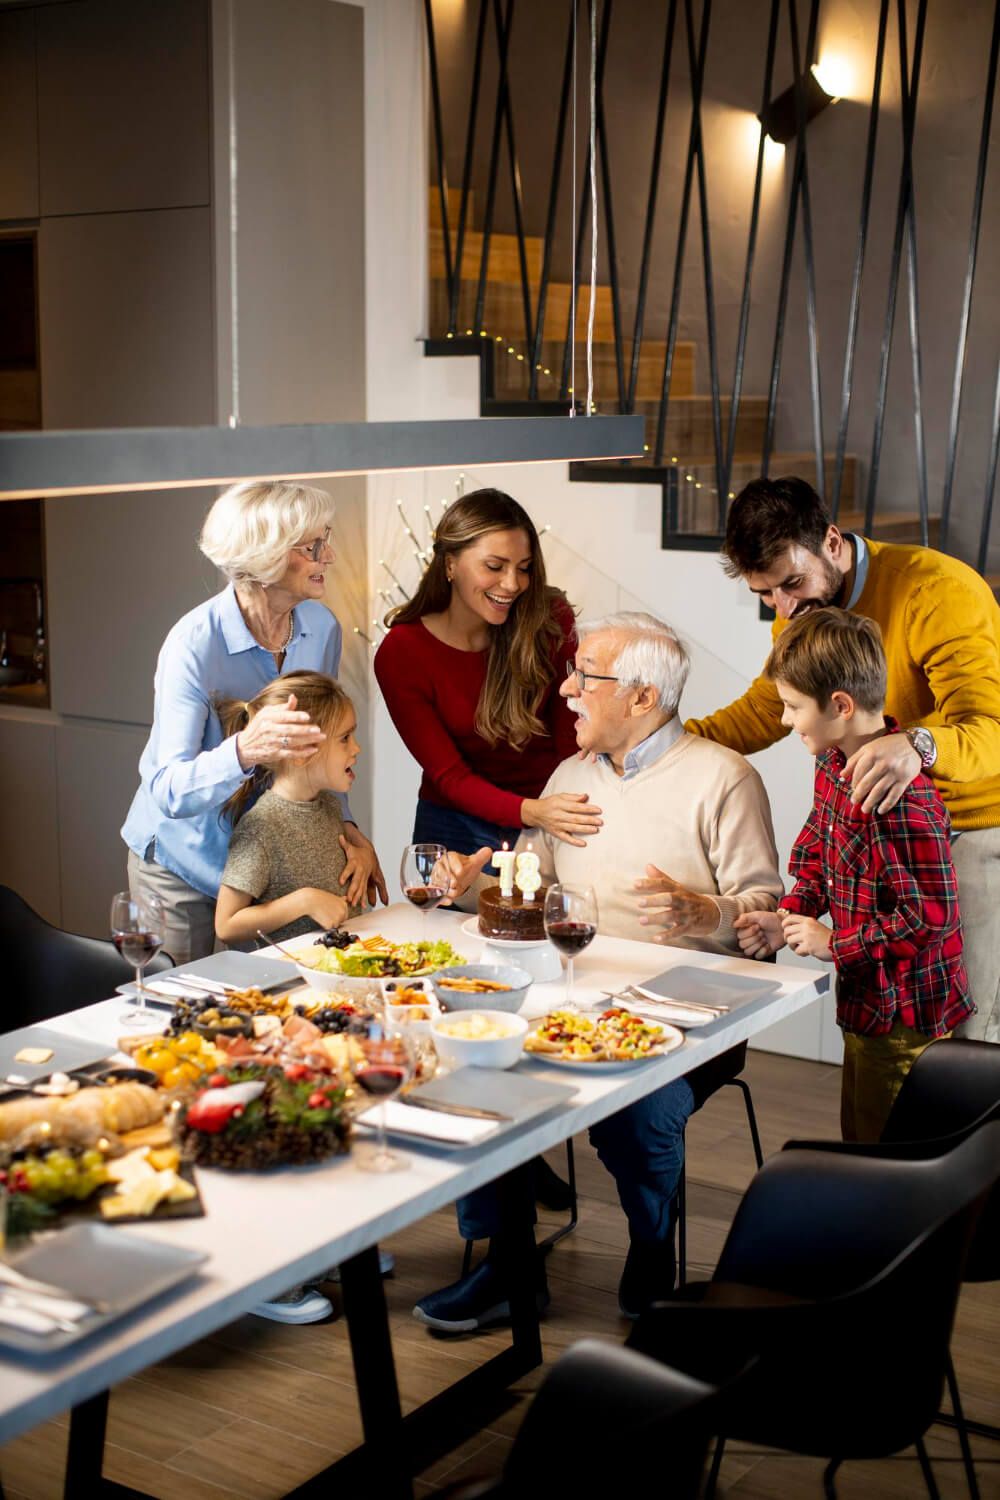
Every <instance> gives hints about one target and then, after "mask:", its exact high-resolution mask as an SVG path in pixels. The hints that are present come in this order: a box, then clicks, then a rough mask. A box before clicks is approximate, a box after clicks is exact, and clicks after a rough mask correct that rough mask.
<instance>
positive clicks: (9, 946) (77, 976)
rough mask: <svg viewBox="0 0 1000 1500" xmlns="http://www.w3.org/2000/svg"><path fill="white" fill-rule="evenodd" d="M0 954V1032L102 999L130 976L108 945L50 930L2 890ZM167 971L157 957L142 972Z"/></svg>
mask: <svg viewBox="0 0 1000 1500" xmlns="http://www.w3.org/2000/svg"><path fill="white" fill-rule="evenodd" d="M0 949H2V952H3V956H4V969H5V975H6V980H7V983H6V985H5V991H6V994H5V1000H4V1005H3V1011H2V1013H0V1031H16V1030H17V1029H18V1028H19V1027H22V1026H33V1025H36V1024H37V1023H38V1022H39V1021H47V1020H49V1018H50V1017H52V1016H59V1015H62V1014H63V1012H64V1011H68V1010H79V1009H80V1008H81V1007H82V1006H84V1005H93V1004H94V1003H95V1002H96V1001H98V1000H106V999H107V998H108V996H109V995H113V994H114V992H115V988H116V986H117V985H119V984H123V983H124V982H125V981H126V980H128V979H129V978H131V975H132V969H131V965H129V964H127V963H126V962H125V960H124V959H123V958H121V957H120V955H119V954H118V952H117V951H116V949H115V947H114V944H113V943H111V942H104V941H102V940H101V939H100V938H90V937H81V936H80V935H79V934H78V933H75V932H64V931H63V930H62V928H61V927H53V926H52V924H51V923H50V922H46V921H45V919H44V917H40V916H39V915H38V913H37V912H36V911H34V910H33V909H32V908H31V907H30V906H29V905H28V903H27V902H26V901H24V900H23V899H22V898H21V897H20V896H19V895H18V894H17V892H16V891H12V890H11V889H10V887H9V886H5V885H0ZM170 967H171V962H170V959H169V958H167V957H166V956H165V955H161V956H159V957H157V958H155V959H153V961H152V962H151V963H150V964H148V965H147V968H146V972H147V973H158V972H159V971H161V970H163V969H169V968H170Z"/></svg>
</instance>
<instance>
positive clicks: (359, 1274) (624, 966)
mask: <svg viewBox="0 0 1000 1500" xmlns="http://www.w3.org/2000/svg"><path fill="white" fill-rule="evenodd" d="M466 921H467V918H466V916H465V915H464V914H463V913H458V912H453V911H442V910H439V911H436V912H431V913H427V912H421V911H417V910H415V909H414V908H413V907H411V906H410V905H409V904H407V903H399V904H395V905H392V906H389V907H387V908H385V909H381V910H379V911H375V912H370V913H368V914H367V915H365V916H363V917H360V918H358V919H357V920H355V921H352V923H351V928H352V930H355V931H357V932H358V933H359V934H362V935H365V934H368V935H371V934H375V933H381V934H382V935H383V936H385V937H387V938H389V939H390V940H391V941H393V942H405V941H419V940H420V939H423V938H427V939H432V940H434V939H437V938H446V939H447V940H448V941H449V942H450V943H451V944H452V945H453V947H454V948H455V949H456V950H457V951H458V952H460V953H461V954H462V955H463V956H465V957H466V958H467V959H468V960H469V961H478V960H479V958H480V955H481V950H482V943H481V942H480V941H479V940H478V939H477V938H475V937H470V936H469V934H468V930H467V929H466V930H463V923H464V922H466ZM262 952H263V953H265V954H267V953H271V952H272V950H270V949H266V950H262ZM498 956H502V957H503V958H504V960H506V959H507V957H508V955H507V954H506V953H504V954H503V955H497V954H496V953H495V952H494V954H493V960H494V961H496V958H497V957H498ZM677 964H684V965H686V966H694V967H696V968H698V969H703V970H705V971H706V973H707V974H708V975H709V977H711V974H712V973H715V974H723V973H724V974H729V975H743V976H749V977H751V978H755V979H761V978H764V979H766V980H768V981H773V982H774V983H773V987H772V989H771V992H769V993H767V994H765V995H762V996H761V997H760V998H757V999H754V1000H751V1001H749V1002H747V1003H745V1004H742V1005H739V1006H737V1007H733V1009H732V1010H731V1011H729V1012H725V1013H723V1014H721V1015H719V1016H718V1017H717V1018H716V1019H714V1020H712V1022H711V1023H710V1024H708V1025H703V1026H699V1027H697V1028H696V1029H691V1030H689V1031H687V1032H686V1034H685V1037H684V1042H683V1045H682V1046H679V1047H677V1048H676V1049H675V1050H673V1051H671V1052H669V1053H667V1054H666V1055H664V1056H661V1057H657V1058H653V1059H650V1060H648V1061H644V1062H641V1063H636V1064H635V1065H633V1066H630V1067H627V1068H622V1069H615V1070H613V1071H610V1072H607V1073H604V1072H602V1070H601V1067H600V1066H599V1065H595V1066H591V1067H582V1068H577V1069H562V1070H556V1069H553V1068H552V1067H551V1065H549V1064H547V1063H546V1062H545V1061H543V1060H541V1059H539V1058H533V1057H531V1056H530V1055H529V1054H525V1055H524V1056H523V1057H522V1058H521V1060H520V1061H519V1062H518V1063H517V1065H516V1066H517V1070H518V1071H519V1072H522V1073H525V1074H527V1075H530V1076H533V1077H535V1078H538V1079H545V1080H546V1081H549V1082H551V1081H553V1079H558V1081H559V1082H561V1083H564V1084H567V1083H568V1084H571V1085H572V1087H573V1089H574V1093H573V1094H572V1096H571V1097H568V1098H566V1099H564V1100H562V1101H561V1102H559V1103H558V1104H556V1105H555V1106H554V1107H553V1108H552V1109H551V1110H549V1111H548V1112H547V1113H545V1114H544V1115H542V1116H539V1117H536V1118H534V1119H532V1120H530V1121H529V1122H527V1123H525V1124H524V1125H523V1126H520V1127H518V1128H515V1129H513V1130H507V1131H506V1132H504V1133H500V1134H499V1136H498V1139H497V1140H496V1141H494V1142H491V1140H490V1139H489V1138H488V1137H487V1138H486V1139H484V1140H481V1141H479V1142H478V1143H477V1144H475V1145H471V1146H470V1145H466V1146H464V1147H462V1148H461V1149H456V1148H449V1147H447V1146H442V1145H437V1144H434V1143H432V1142H420V1143H414V1142H405V1143H402V1144H401V1143H400V1142H399V1141H398V1140H397V1141H395V1142H394V1149H395V1150H397V1151H399V1152H400V1153H401V1154H402V1156H403V1157H404V1159H405V1162H406V1170H401V1171H395V1172H386V1173H374V1172H367V1171H363V1170H361V1169H360V1168H359V1166H358V1164H357V1162H356V1160H355V1159H353V1157H352V1155H350V1154H348V1155H345V1156H340V1157H334V1158H331V1159H329V1160H327V1161H325V1162H322V1163H318V1164H315V1165H310V1166H297V1167H282V1168H276V1169H271V1170H269V1171H266V1172H237V1171H224V1170H217V1169H206V1168H198V1169H197V1180H198V1186H199V1190H200V1194H201V1198H202V1202H203V1204H204V1208H205V1214H204V1216H203V1217H200V1218H181V1219H174V1220H163V1221H151V1222H148V1223H142V1224H130V1225H129V1226H128V1229H127V1231H125V1230H122V1231H121V1232H122V1233H124V1232H127V1233H129V1234H132V1235H139V1236H143V1237H147V1238H149V1239H152V1240H159V1241H167V1242H169V1243H171V1244H173V1245H181V1246H185V1247H188V1248H190V1249H192V1250H196V1251H199V1252H201V1253H203V1254H204V1255H205V1256H206V1257H207V1258H206V1260H205V1262H204V1264H203V1266H202V1267H201V1269H200V1270H199V1271H198V1272H197V1274H195V1275H194V1276H192V1277H191V1278H190V1279H189V1280H187V1281H185V1282H184V1283H183V1284H182V1285H180V1286H179V1287H177V1288H175V1289H174V1290H173V1291H171V1292H169V1293H166V1294H164V1295H162V1296H160V1297H158V1298H156V1299H154V1300H153V1301H150V1302H149V1303H147V1304H145V1305H143V1306H141V1307H139V1308H137V1309H136V1310H135V1311H133V1312H132V1313H131V1314H129V1315H127V1316H125V1317H123V1318H121V1319H120V1320H118V1321H116V1322H114V1323H112V1324H110V1325H109V1326H108V1327H107V1328H105V1329H102V1330H100V1331H96V1332H94V1333H93V1334H91V1335H90V1336H89V1337H86V1338H83V1339H81V1340H80V1341H78V1342H77V1343H74V1344H72V1345H71V1346H69V1347H67V1348H66V1349H65V1350H63V1351H61V1352H60V1353H58V1354H49V1355H44V1354H38V1355H36V1354H30V1355H26V1354H21V1353H14V1352H11V1351H6V1352H4V1351H3V1350H2V1346H0V1443H3V1442H7V1441H9V1440H10V1439H11V1438H13V1437H16V1436H17V1435H19V1434H21V1433H24V1432H26V1431H28V1430H29V1429H30V1428H32V1427H34V1426H35V1425H37V1424H38V1423H40V1422H43V1421H45V1420H46V1419H48V1418H52V1417H55V1416H58V1415H60V1414H62V1413H65V1412H67V1411H69V1412H70V1413H71V1420H70V1441H69V1449H68V1457H67V1465H66V1477H65V1487H64V1494H65V1495H66V1496H67V1497H71V1500H77V1497H79V1500H82V1497H84V1496H86V1497H88V1500H90V1497H92V1496H94V1495H97V1494H107V1495H114V1496H125V1495H138V1494H140V1493H141V1492H140V1491H136V1490H128V1489H126V1488H125V1487H124V1486H121V1485H118V1484H112V1483H111V1482H110V1481H108V1480H106V1479H104V1478H103V1474H102V1459H103V1448H104V1437H105V1428H106V1421H107V1407H108V1395H109V1392H110V1390H111V1388H112V1387H113V1386H115V1385H116V1384H118V1383H119V1382H121V1381H123V1380H126V1379H128V1378H129V1377H130V1376H133V1375H136V1374H138V1373H139V1372H141V1371H142V1370H144V1369H148V1368H149V1367H150V1366H151V1365H153V1364H156V1363H157V1362H158V1361H160V1360H163V1359H166V1358H168V1357H169V1356H171V1355H173V1354H176V1353H177V1352H178V1351H180V1350H182V1349H184V1348H186V1347H188V1346H189V1345H192V1344H194V1343H195V1342H197V1341H199V1340H201V1339H203V1338H205V1337H207V1336H209V1335H211V1334H212V1333H214V1332H215V1331H216V1330H218V1329H220V1328H222V1327H223V1326H225V1325H226V1324H228V1323H230V1322H232V1321H234V1320H235V1319H237V1318H239V1317H241V1316H242V1315H244V1314H246V1313H248V1312H250V1311H251V1309H252V1308H253V1307H254V1306H255V1305H256V1304H257V1303H259V1302H262V1301H265V1300H267V1299H269V1298H273V1297H276V1296H278V1295H280V1294H281V1293H283V1292H284V1291H286V1290H287V1288H288V1287H289V1286H291V1285H293V1284H296V1283H300V1282H308V1281H309V1279H310V1278H316V1277H318V1276H319V1275H320V1273H322V1272H323V1271H325V1270H326V1269H327V1268H329V1267H330V1266H331V1265H335V1264H336V1265H339V1266H340V1268H341V1286H342V1294H343V1303H344V1312H345V1316H346V1321H347V1325H348V1331H349V1336H350V1345H351V1355H352V1361H353V1366H354V1377H355V1382H356V1389H357V1396H358V1403H359V1408H360V1414H361V1425H362V1432H363V1437H364V1441H363V1442H362V1444H361V1445H360V1446H359V1447H358V1448H356V1449H355V1450H353V1452H352V1453H350V1454H348V1455H346V1456H345V1457H343V1458H341V1459H338V1460H337V1462H336V1463H335V1464H333V1465H331V1466H330V1467H328V1468H327V1469H324V1470H323V1471H322V1473H321V1474H319V1475H316V1476H314V1477H313V1478H312V1479H310V1480H308V1481H306V1482H305V1483H304V1484H302V1485H300V1486H299V1487H298V1488H297V1489H296V1490H294V1491H292V1492H291V1493H292V1494H294V1495H295V1496H296V1497H297V1500H299V1497H305V1496H307V1495H308V1496H312V1495H317V1496H318V1495H319V1494H320V1493H323V1494H329V1493H337V1492H339V1493H344V1494H351V1493H361V1492H364V1493H365V1494H367V1495H377V1496H379V1497H383V1496H385V1497H392V1500H395V1497H400V1496H407V1497H409V1496H411V1495H412V1493H413V1478H414V1476H415V1475H416V1474H418V1473H419V1472H420V1471H421V1470H422V1469H423V1468H424V1467H426V1465H427V1464H428V1463H429V1462H431V1461H432V1460H433V1459H434V1458H435V1457H436V1456H438V1455H439V1454H441V1453H443V1452H446V1451H449V1450H450V1449H452V1448H454V1447H455V1446H456V1444H458V1443H459V1442H461V1441H462V1439H463V1437H464V1436H466V1435H467V1434H468V1433H469V1432H471V1431H474V1430H477V1429H478V1428H479V1427H481V1426H482V1425H484V1423H485V1422H486V1421H487V1420H488V1419H489V1416H490V1414H491V1412H492V1410H494V1409H495V1406H496V1403H497V1401H498V1399H500V1398H501V1397H502V1395H503V1393H504V1392H505V1391H506V1390H507V1388H508V1387H509V1386H510V1384H511V1383H512V1382H513V1381H515V1380H517V1379H519V1378H520V1377H521V1376H522V1375H524V1374H525V1373H526V1372H527V1371H528V1370H530V1369H532V1368H534V1367H535V1366H537V1365H538V1364H540V1363H541V1360H542V1347H541V1335H540V1325H539V1315H538V1311H537V1308H536V1304H535V1292H534V1280H533V1275H532V1262H533V1258H534V1254H535V1249H534V1234H533V1230H532V1228H531V1215H530V1212H524V1211H523V1210H524V1209H525V1207H526V1205H528V1203H529V1202H530V1164H531V1162H532V1161H533V1160H534V1158H535V1157H536V1156H538V1155H539V1154H540V1153H542V1152H544V1151H548V1150H550V1149H551V1148H552V1147H555V1146H558V1145H560V1144H562V1143H564V1142H565V1141H567V1140H568V1139H569V1138H571V1137H573V1136H575V1135H577V1134H578V1133H580V1132H581V1131H585V1130H587V1128H588V1127H590V1126H592V1125H594V1124H596V1123H597V1122H598V1121H600V1120H603V1119H605V1118H607V1117H608V1116H609V1115H612V1114H614V1113H615V1112H616V1111H618V1110H620V1109H622V1108H624V1107H625V1106H626V1105H628V1104H631V1103H633V1102H634V1101H635V1100H637V1099H640V1098H643V1097H645V1096H646V1095H647V1094H649V1093H651V1092H653V1091H654V1090H656V1089H659V1088H662V1087H663V1086H664V1085H665V1084H668V1083H670V1082H671V1081H673V1080H674V1079H676V1078H679V1077H682V1076H683V1075H684V1074H686V1073H688V1072H689V1071H690V1070H691V1069H693V1068H696V1067H698V1066H699V1065H701V1064H702V1063H705V1062H709V1061H711V1060H712V1059H713V1058H715V1057H718V1056H719V1055H720V1054H721V1053H723V1052H726V1051H728V1050H729V1049H730V1048H733V1047H735V1046H737V1045H738V1044H740V1043H743V1042H746V1041H748V1040H749V1039H751V1038H753V1037H754V1036H756V1035H758V1034H759V1033H760V1032H761V1031H763V1030H764V1029H766V1028H767V1027H769V1026H771V1025H773V1024H774V1023H775V1022H777V1021H780V1020H783V1019H784V1018H785V1017H787V1016H789V1015H792V1014H793V1013H795V1012H797V1011H799V1010H801V1009H802V1008H803V1007H805V1006H808V1005H811V1004H813V1003H814V1002H815V1001H816V1000H817V999H818V997H819V996H821V995H822V994H824V993H825V992H826V991H827V990H828V989H829V983H830V976H829V970H828V969H825V968H822V967H819V966H816V967H806V966H791V965H782V964H768V965H762V964H760V963H755V962H751V961H747V960H742V959H738V958H732V957H726V956H723V955H719V954H709V953H700V952H696V951H694V950H690V949H687V948H685V949H680V948H676V947H667V946H662V945H660V944H654V943H648V942H634V941H630V940H627V939H623V938H614V937H607V936H603V935H598V936H597V937H596V938H595V939H594V941H593V943H592V944H591V945H590V947H588V948H587V949H586V951H585V952H584V953H582V954H581V955H579V956H578V957H577V959H576V994H575V1000H576V1003H577V1005H578V1006H580V1007H581V1008H583V1007H587V1006H591V1005H595V1006H596V1005H600V1004H602V1003H606V996H607V994H609V993H617V992H619V991H620V990H621V989H622V987H623V986H626V985H629V984H642V983H643V982H644V981H646V980H649V979H650V978H652V977H653V976H655V975H657V974H660V973H662V971H664V970H665V969H668V968H670V967H672V966H675V965H677ZM564 995H565V986H564V982H563V980H562V978H560V979H556V980H552V981H549V982H547V983H538V982H536V983H535V984H534V985H533V986H532V988H531V990H530V991H529V993H528V996H527V999H526V1001H525V1004H524V1007H523V1010H522V1014H523V1015H524V1016H525V1017H526V1018H528V1019H529V1020H530V1019H531V1018H533V1017H537V1016H540V1015H543V1014H544V1013H546V1012H547V1011H549V1010H552V1009H556V1008H558V1007H559V1005H560V1004H561V1003H562V1001H563V999H564ZM121 1009H122V1000H121V997H120V996H116V997H112V998H109V999H108V1000H106V1001H102V1002H100V1003H99V1004H97V1005H91V1006H88V1007H86V1008H84V1009H80V1010H75V1011H71V1012H68V1013H66V1014H64V1015H62V1016H59V1017H57V1018H55V1019H54V1020H49V1021H47V1022H46V1025H47V1026H48V1027H51V1028H53V1029H55V1030H58V1031H61V1032H63V1033H66V1034H68V1035H72V1036H75V1037H80V1038H87V1039H95V1040H99V1041H103V1042H106V1043H107V1045H108V1048H109V1051H111V1050H113V1049H114V1047H115V1045H116V1043H117V1040H118V1038H119V1036H120V1035H121V1034H122V1033H123V1031H127V1030H129V1029H130V1028H129V1027H128V1026H127V1025H126V1024H125V1023H123V1022H122V1021H121ZM163 1018H164V1025H165V1024H166V1021H167V1013H166V1012H164V1013H163ZM490 1182H496V1183H497V1185H498V1189H499V1191H500V1194H501V1198H502V1200H503V1203H504V1214H503V1218H504V1223H505V1229H504V1233H503V1235H502V1237H501V1243H500V1245H499V1247H498V1251H499V1253H500V1254H501V1256H502V1257H503V1258H504V1259H505V1260H506V1262H507V1264H508V1267H509V1273H510V1285H511V1314H512V1329H511V1340H510V1343H509V1344H508V1345H506V1346H505V1347H504V1348H503V1349H502V1350H501V1351H500V1352H499V1353H497V1354H494V1355H493V1356H491V1357H490V1358H488V1359H486V1360H484V1362H483V1363H482V1364H480V1365H479V1366H477V1367H476V1368H475V1369H473V1370H472V1371H471V1372H469V1373H467V1374H465V1375H464V1376H462V1377H461V1378H460V1379H459V1380H457V1381H455V1382H453V1384H452V1385H450V1386H448V1387H447V1388H446V1389H444V1390H443V1391H441V1392H440V1393H439V1394H438V1395H436V1396H434V1397H432V1398H431V1399H430V1400H428V1401H426V1402H424V1403H423V1405H422V1406H419V1407H417V1408H416V1409H415V1410H413V1411H410V1412H408V1413H407V1414H406V1415H404V1414H403V1412H402V1410H401V1404H400V1398H399V1391H398V1385H397V1380H396V1371H395V1365H394V1360H393V1351H392V1343H391V1339H390V1333H389V1321H388V1314H387V1309H386V1302H385V1296H384V1291H383V1287H382V1280H381V1276H380V1274H379V1260H378V1245H379V1242H380V1241H381V1240H384V1239H386V1238H387V1237H388V1236H390V1235H393V1234H398V1233H399V1232H400V1231H401V1230H404V1229H406V1228H407V1227H408V1226H410V1225H412V1224H414V1223H416V1222H417V1221H418V1220H420V1219H422V1218H424V1217H426V1216H427V1215H428V1214H431V1213H434V1212H435V1211H436V1210H438V1209H440V1208H442V1207H443V1206H445V1205H447V1204H449V1203H452V1202H454V1201H455V1199H456V1198H458V1197H460V1196H461V1195H463V1194H466V1193H469V1192H471V1191H472V1190H473V1189H475V1188H478V1187H481V1186H482V1185H484V1184H486V1183H490ZM278 1378H280V1376H279V1377H278Z"/></svg>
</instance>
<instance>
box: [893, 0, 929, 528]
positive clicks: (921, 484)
mask: <svg viewBox="0 0 1000 1500" xmlns="http://www.w3.org/2000/svg"><path fill="white" fill-rule="evenodd" d="M906 65H907V46H906V9H905V0H899V77H900V82H901V89H900V97H901V103H902V106H903V108H904V109H905V108H906V105H907V98H908V90H907V78H906V71H907V67H906ZM914 124H916V121H915V120H914ZM904 153H905V147H904ZM904 167H905V169H906V170H907V171H908V175H909V179H910V191H909V193H908V194H907V200H906V273H907V274H906V290H907V297H906V311H907V320H908V323H909V330H910V371H911V378H912V381H913V436H914V447H915V449H916V459H917V503H918V507H919V515H920V542H921V545H922V546H924V547H927V546H929V545H930V515H929V508H928V498H927V444H926V440H925V435H924V403H923V388H924V382H923V362H922V360H921V357H920V300H919V294H918V283H917V202H916V188H915V185H914V182H913V153H912V149H911V152H910V159H909V162H908V163H904Z"/></svg>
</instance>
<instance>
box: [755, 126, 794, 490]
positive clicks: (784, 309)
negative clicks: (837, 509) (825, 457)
mask: <svg viewBox="0 0 1000 1500" xmlns="http://www.w3.org/2000/svg"><path fill="white" fill-rule="evenodd" d="M801 188H802V153H801V152H800V151H796V153H795V166H794V167H793V169H792V187H791V191H790V193H789V195H788V216H787V218H786V220H785V246H784V250H783V251H782V256H781V279H780V281H779V283H778V307H777V311H776V313H775V318H774V346H773V349H772V353H771V375H770V379H769V380H768V386H767V417H766V419H765V422H764V446H763V448H762V450H761V455H760V472H761V474H762V475H763V476H764V478H765V479H766V478H767V476H768V474H769V473H770V470H771V454H772V453H773V451H774V424H775V420H776V417H777V411H778V386H779V384H780V382H781V355H782V350H783V347H784V342H785V318H786V316H787V313H788V287H789V281H790V278H791V274H792V253H793V251H794V249H795V225H796V221H797V219H798V208H799V193H800V191H801Z"/></svg>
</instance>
